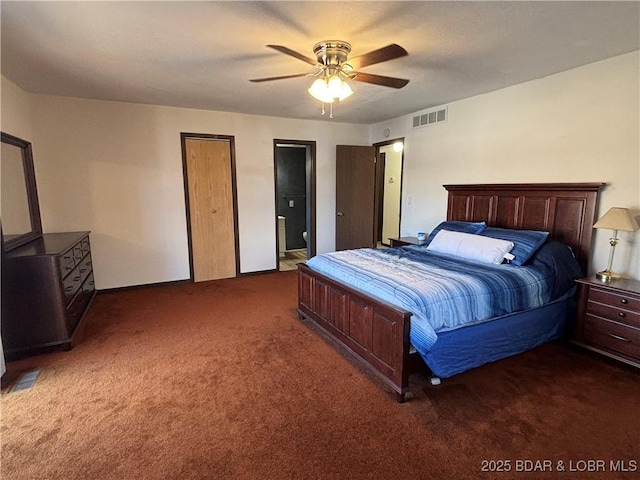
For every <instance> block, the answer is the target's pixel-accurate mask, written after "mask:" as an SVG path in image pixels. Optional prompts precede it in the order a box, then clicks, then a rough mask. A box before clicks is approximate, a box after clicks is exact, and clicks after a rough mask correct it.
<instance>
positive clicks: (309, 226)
mask: <svg viewBox="0 0 640 480" xmlns="http://www.w3.org/2000/svg"><path fill="white" fill-rule="evenodd" d="M315 152H316V144H315V142H313V141H301V140H274V166H275V168H274V171H275V193H276V199H275V206H276V248H277V251H276V255H277V266H278V267H277V269H278V270H295V269H297V265H298V263H301V262H304V261H306V260H307V259H308V258H311V257H313V256H314V255H315V223H316V222H315Z"/></svg>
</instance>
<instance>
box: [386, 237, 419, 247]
mask: <svg viewBox="0 0 640 480" xmlns="http://www.w3.org/2000/svg"><path fill="white" fill-rule="evenodd" d="M389 245H391V248H396V247H404V246H406V245H424V242H419V241H418V238H417V237H398V238H390V239H389Z"/></svg>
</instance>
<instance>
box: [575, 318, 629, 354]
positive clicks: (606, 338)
mask: <svg viewBox="0 0 640 480" xmlns="http://www.w3.org/2000/svg"><path fill="white" fill-rule="evenodd" d="M583 340H584V342H585V343H588V344H591V345H594V346H598V347H602V348H604V349H605V350H609V351H611V352H614V353H621V354H623V355H626V356H629V357H632V358H634V359H636V360H637V359H639V358H640V329H637V328H633V327H629V326H627V325H622V324H620V323H617V322H612V321H609V320H605V319H603V318H598V317H594V316H592V315H587V316H586V317H585V320H584V330H583Z"/></svg>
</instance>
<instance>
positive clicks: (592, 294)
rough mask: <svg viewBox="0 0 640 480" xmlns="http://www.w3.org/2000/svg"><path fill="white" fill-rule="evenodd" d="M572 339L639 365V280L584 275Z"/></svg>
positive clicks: (605, 353) (612, 356)
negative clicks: (605, 280)
mask: <svg viewBox="0 0 640 480" xmlns="http://www.w3.org/2000/svg"><path fill="white" fill-rule="evenodd" d="M577 282H578V284H580V300H579V304H578V319H577V323H576V328H575V331H574V335H573V338H572V342H573V343H575V344H577V345H580V346H582V347H585V348H588V349H589V350H593V351H595V352H598V353H601V354H603V355H606V356H608V357H611V358H615V359H616V360H619V361H621V362H624V363H627V364H629V365H633V366H635V367H640V282H639V281H637V280H628V279H624V278H621V279H617V280H613V281H611V282H609V283H604V282H601V281H600V280H598V279H596V278H595V277H589V278H581V279H579V280H577Z"/></svg>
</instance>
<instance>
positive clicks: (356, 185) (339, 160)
mask: <svg viewBox="0 0 640 480" xmlns="http://www.w3.org/2000/svg"><path fill="white" fill-rule="evenodd" d="M375 186H376V149H375V148H374V147H366V146H355V145H337V146H336V250H347V249H350V248H365V247H367V248H372V247H375V244H376V241H375V237H376V235H375V223H376V222H375V213H374V212H375Z"/></svg>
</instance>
